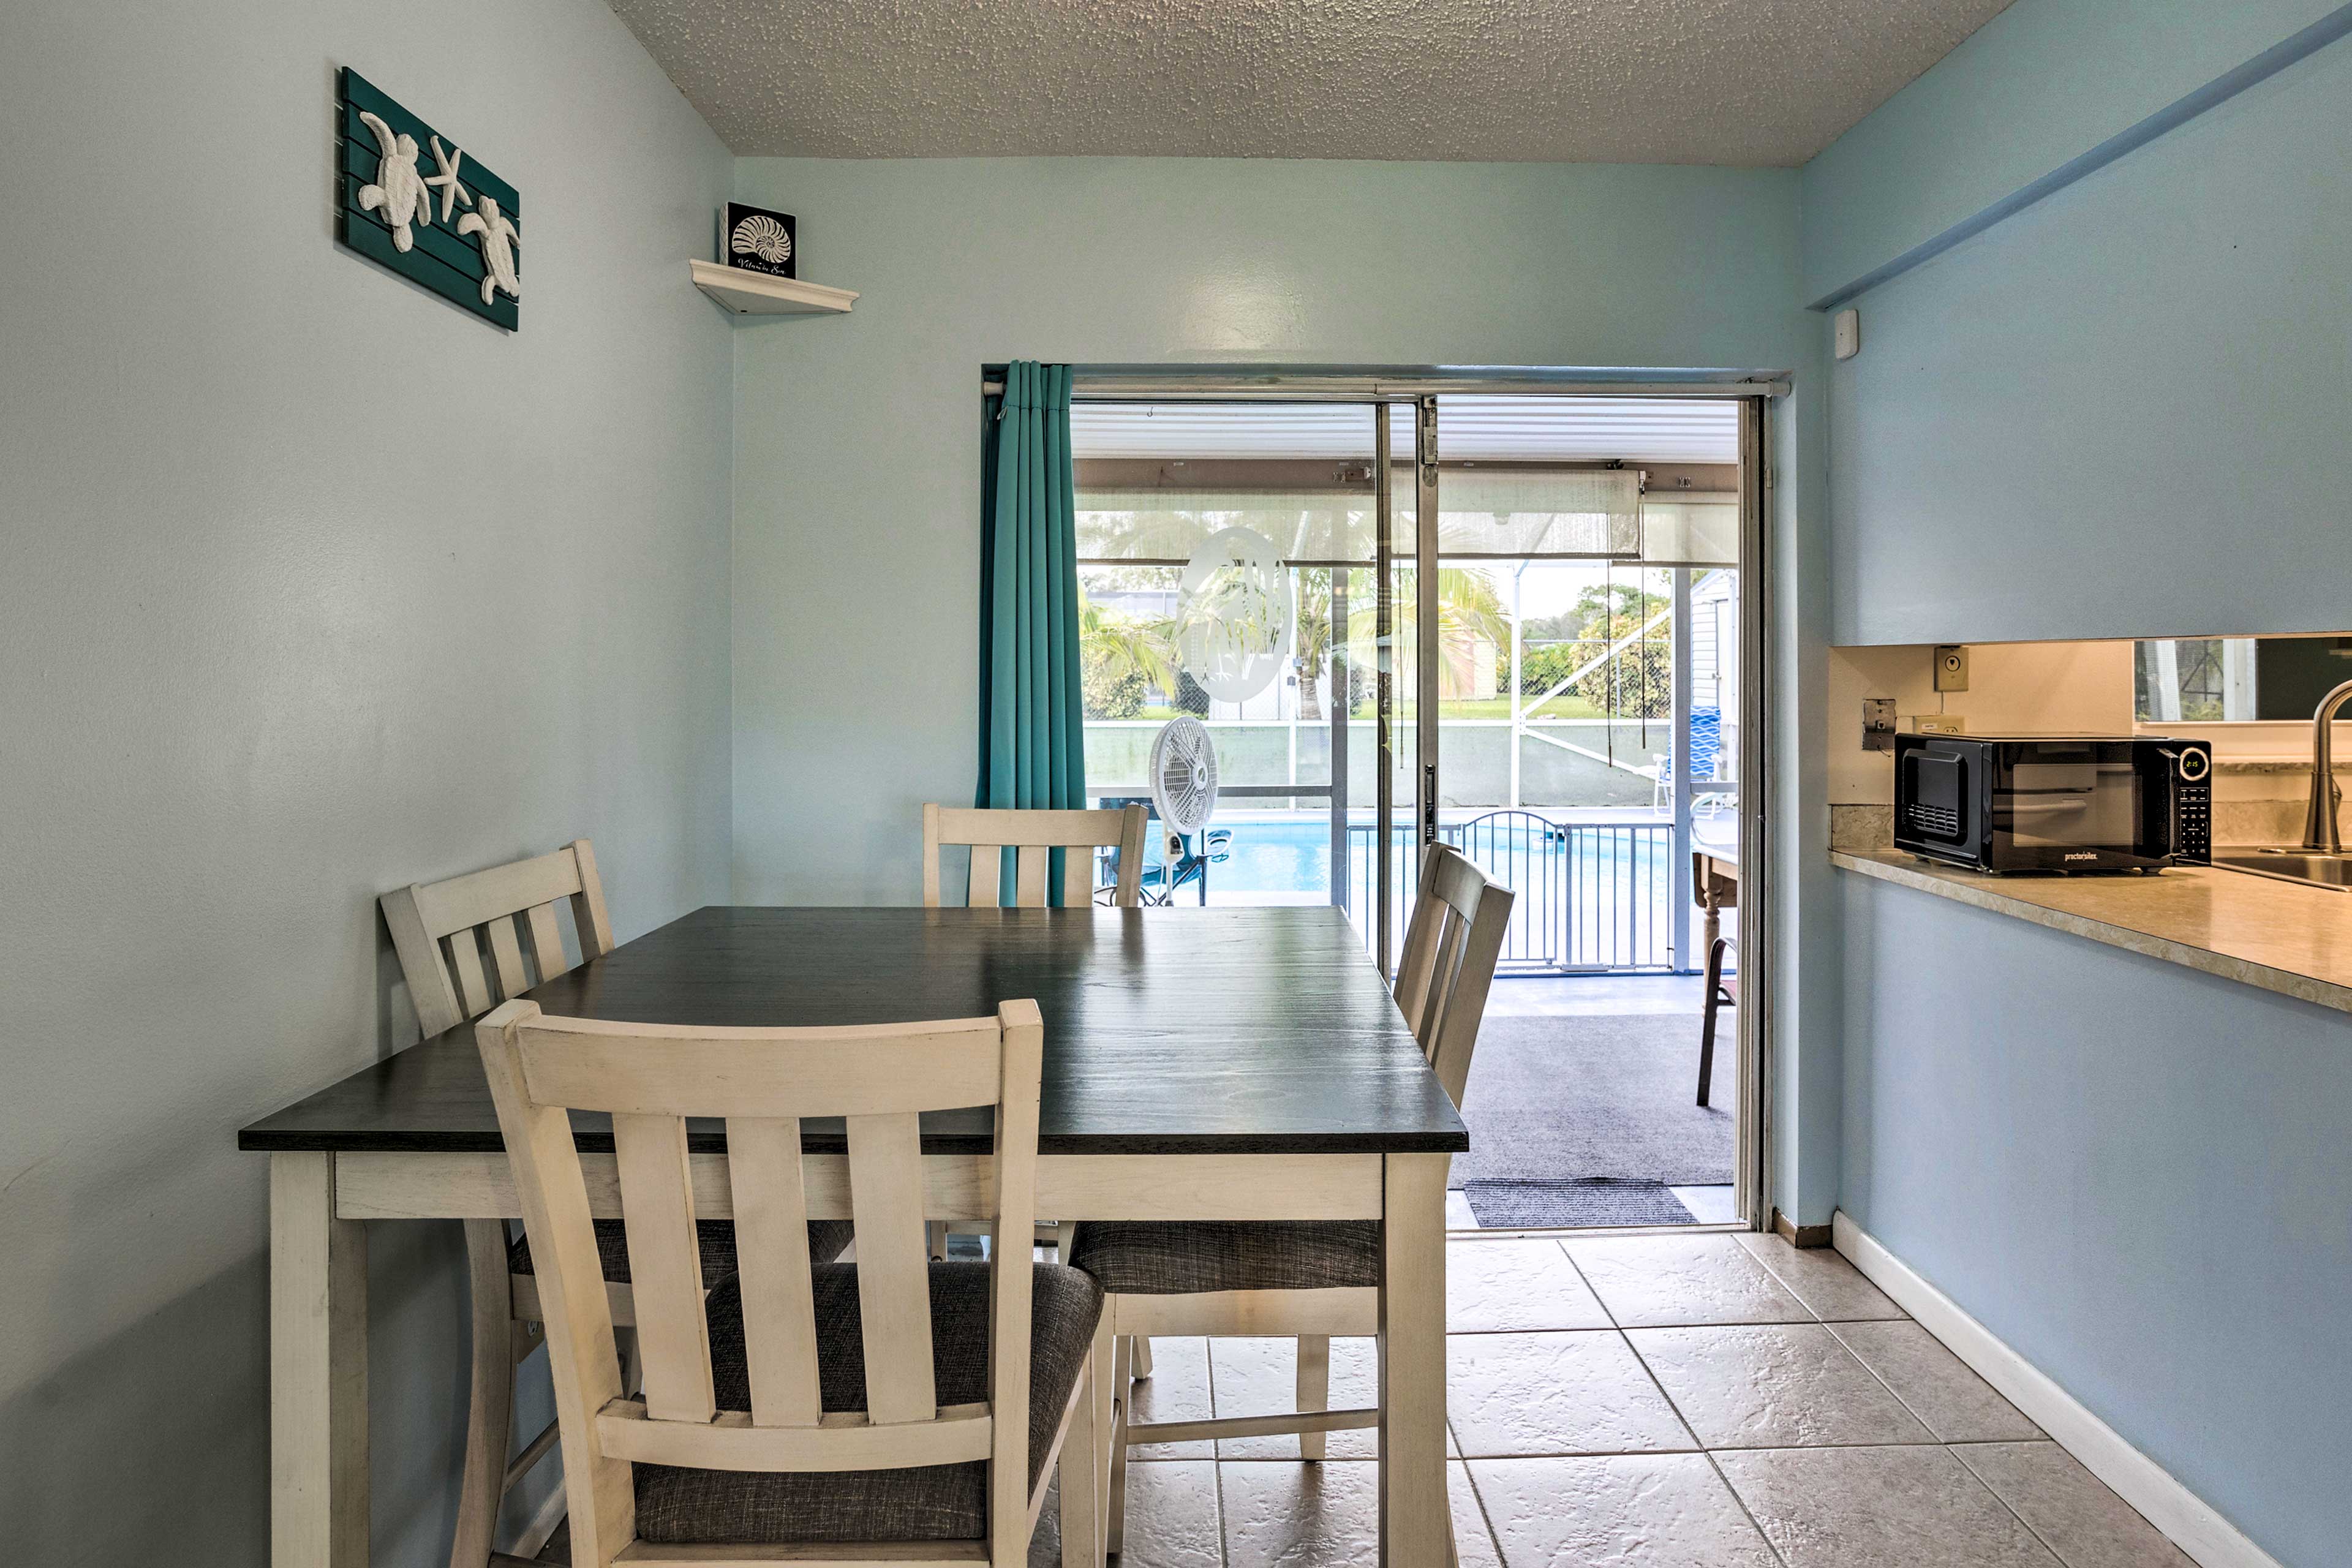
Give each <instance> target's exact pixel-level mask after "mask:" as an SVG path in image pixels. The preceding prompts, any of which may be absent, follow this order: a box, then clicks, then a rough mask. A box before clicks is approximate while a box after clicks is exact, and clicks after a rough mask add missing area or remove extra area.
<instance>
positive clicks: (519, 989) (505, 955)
mask: <svg viewBox="0 0 2352 1568" xmlns="http://www.w3.org/2000/svg"><path fill="white" fill-rule="evenodd" d="M482 929H483V930H484V931H488V933H489V937H490V962H491V963H493V964H495V965H496V966H497V968H498V972H499V1000H500V1001H504V1000H505V999H506V998H507V997H509V996H520V995H521V994H523V993H524V992H526V991H528V990H530V975H529V974H528V973H524V970H523V966H522V941H521V937H520V933H519V932H518V931H516V929H515V918H514V916H512V915H500V916H499V918H498V919H497V920H494V921H490V922H489V923H488V925H486V926H484V927H483V928H482Z"/></svg>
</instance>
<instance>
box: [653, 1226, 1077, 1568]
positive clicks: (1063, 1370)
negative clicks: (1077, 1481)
mask: <svg viewBox="0 0 2352 1568" xmlns="http://www.w3.org/2000/svg"><path fill="white" fill-rule="evenodd" d="M1031 1267H1032V1268H1034V1269H1035V1271H1036V1273H1035V1284H1034V1287H1033V1291H1034V1294H1033V1298H1032V1300H1033V1305H1032V1311H1031V1319H1030V1325H1029V1410H1028V1419H1029V1489H1030V1490H1031V1491H1032V1492H1034V1491H1035V1490H1036V1487H1037V1478H1038V1477H1039V1476H1041V1475H1043V1474H1044V1473H1045V1452H1046V1450H1047V1449H1048V1448H1050V1447H1053V1443H1054V1434H1055V1432H1056V1431H1058V1430H1059V1429H1060V1427H1061V1423H1062V1412H1063V1411H1064V1410H1065V1409H1066V1408H1067V1407H1068V1405H1069V1403H1070V1394H1071V1393H1072V1392H1073V1391H1074V1390H1075V1389H1076V1387H1077V1385H1078V1378H1079V1377H1080V1376H1081V1375H1082V1374H1083V1373H1085V1371H1086V1365H1087V1354H1088V1353H1089V1352H1091V1351H1092V1349H1093V1347H1094V1336H1095V1325H1096V1324H1097V1322H1098V1321H1101V1318H1102V1288H1101V1287H1100V1286H1098V1285H1097V1284H1096V1283H1095V1282H1094V1280H1093V1279H1089V1278H1088V1277H1087V1276H1086V1275H1084V1274H1081V1273H1080V1272H1078V1271H1077V1270H1076V1269H1075V1268H1063V1267H1062V1266H1061V1265H1059V1264H1055V1263H1038V1264H1033V1265H1031ZM988 1274H989V1265H987V1264H985V1263H934V1264H932V1265H931V1372H932V1376H933V1379H934V1381H935V1382H936V1384H937V1385H938V1389H939V1400H940V1404H941V1405H971V1404H977V1403H979V1402H981V1401H982V1400H985V1399H986V1398H987V1397H988V1317H989V1313H988ZM812 1283H813V1285H814V1293H815V1298H816V1332H817V1383H818V1391H819V1396H820V1399H821V1402H822V1404H823V1406H824V1409H826V1410H828V1411H834V1410H863V1409H865V1408H866V1357H865V1351H864V1347H863V1341H862V1337H861V1331H860V1329H859V1322H858V1315H857V1269H856V1266H855V1265H853V1264H847V1263H835V1264H827V1265H824V1266H823V1267H821V1268H817V1269H816V1270H815V1271H814V1277H813V1279H812ZM706 1314H707V1316H708V1318H709V1324H710V1369H711V1374H712V1377H713V1379H714V1380H715V1383H716V1388H717V1393H718V1396H719V1408H720V1409H721V1410H748V1409H750V1408H751V1377H750V1373H749V1372H748V1371H747V1370H746V1366H745V1362H744V1355H743V1299H742V1294H741V1290H740V1282H739V1281H738V1280H736V1279H727V1280H725V1281H722V1282H721V1283H720V1284H719V1286H718V1287H717V1288H716V1289H713V1290H712V1291H711V1292H710V1300H709V1303H708V1305H707V1308H706ZM636 1489H637V1534H638V1537H639V1538H640V1539H642V1540H645V1541H649V1542H668V1543H679V1542H731V1543H740V1544H744V1545H769V1544H777V1543H782V1542H827V1541H977V1540H981V1539H982V1538H983V1537H985V1536H986V1535H987V1533H988V1467H987V1466H986V1465H985V1464H982V1463H977V1462H975V1463H972V1464H964V1465H928V1466H921V1467H918V1468H912V1469H902V1470H837V1471H830V1472H814V1473H812V1472H796V1473H793V1474H788V1475H787V1474H772V1473H768V1472H764V1471H735V1470H691V1469H682V1468H675V1467H672V1466H666V1465H639V1466H637V1467H636Z"/></svg>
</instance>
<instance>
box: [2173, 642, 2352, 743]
mask: <svg viewBox="0 0 2352 1568" xmlns="http://www.w3.org/2000/svg"><path fill="white" fill-rule="evenodd" d="M2347 680H2352V635H2344V634H2330V635H2327V636H2321V637H2170V638H2165V639H2163V640H2160V641H2142V642H2138V643H2136V644H2134V645H2133V655H2132V691H2133V703H2134V710H2135V716H2136V717H2137V718H2138V719H2139V720H2140V721H2142V722H2144V723H2179V724H2236V723H2249V724H2251V723H2258V722H2261V721H2265V720H2281V719H2309V718H2310V717H2311V714H2312V710H2313V709H2315V708H2316V707H2317V706H2318V705H2319V700H2320V699H2321V698H2322V697H2325V696H2326V694H2327V693H2328V691H2329V690H2330V689H2333V688H2335V687H2336V686H2338V685H2340V684H2342V683H2343V682H2344V681H2347Z"/></svg>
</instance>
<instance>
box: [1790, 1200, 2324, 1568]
mask: <svg viewBox="0 0 2352 1568" xmlns="http://www.w3.org/2000/svg"><path fill="white" fill-rule="evenodd" d="M1831 1217H1832V1232H1831V1245H1832V1246H1833V1247H1836V1248H1837V1250H1838V1251H1839V1252H1840V1253H1841V1254H1843V1256H1844V1258H1845V1259H1846V1261H1847V1262H1849V1263H1851V1264H1853V1266H1854V1267H1855V1268H1859V1269H1860V1270H1862V1272H1863V1275H1864V1278H1866V1279H1869V1281H1870V1282H1871V1283H1872V1284H1874V1285H1875V1286H1877V1287H1878V1288H1879V1289H1881V1290H1884V1291H1885V1292H1886V1294H1887V1295H1888V1296H1889V1297H1891V1298H1893V1300H1894V1301H1895V1305H1896V1306H1898V1307H1900V1308H1902V1309H1903V1310H1905V1311H1906V1312H1908V1313H1910V1314H1911V1316H1912V1317H1914V1318H1915V1319H1916V1320H1918V1322H1919V1326H1920V1327H1921V1328H1924V1329H1926V1330H1927V1331H1928V1332H1929V1333H1931V1334H1933V1335H1935V1336H1936V1338H1937V1339H1938V1340H1941V1341H1942V1342H1944V1344H1945V1345H1946V1347H1947V1348H1948V1349H1949V1350H1950V1351H1951V1352H1952V1353H1953V1354H1954V1355H1957V1356H1958V1357H1959V1358H1960V1359H1961V1360H1962V1361H1964V1362H1966V1363H1969V1366H1971V1367H1973V1368H1975V1369H1976V1373H1977V1375H1978V1376H1979V1377H1981V1378H1983V1379H1984V1380H1985V1381H1986V1382H1987V1383H1989V1384H1992V1385H1993V1387H1994V1388H1996V1389H1998V1390H2000V1393H2001V1394H2002V1395H2003V1396H2004V1397H2005V1398H2007V1399H2008V1401H2009V1402H2010V1403H2011V1405H2016V1406H2017V1407H2018V1408H2019V1409H2020V1410H2022V1411H2023V1412H2025V1414H2026V1415H2029V1416H2031V1417H2032V1419H2033V1422H2034V1424H2035V1425H2036V1426H2040V1427H2041V1428H2042V1430H2043V1431H2044V1432H2047V1433H2048V1434H2049V1435H2050V1436H2051V1437H2052V1438H2053V1440H2055V1441H2056V1443H2057V1444H2058V1446H2059V1447H2062V1448H2063V1449H2065V1450H2066V1451H2067V1452H2068V1453H2070V1454H2072V1455H2074V1458H2077V1459H2079V1460H2081V1461H2082V1464H2083V1468H2084V1469H2086V1470H2088V1471H2090V1472H2091V1473H2092V1474H2093V1475H2095V1476H2096V1477H2098V1478H2099V1479H2101V1480H2103V1481H2105V1482H2106V1484H2107V1485H2108V1486H2109V1487H2110V1488H2112V1489H2114V1490H2115V1493H2116V1496H2118V1497H2120V1498H2122V1499H2123V1500H2124V1501H2126V1502H2127V1503H2129V1504H2131V1505H2132V1507H2134V1508H2136V1509H2137V1510H2139V1511H2140V1512H2141V1513H2142V1514H2143V1515H2145V1516H2146V1517H2147V1521H2148V1522H2149V1523H2150V1524H2153V1525H2154V1526H2156V1528H2157V1529H2158V1530H2160V1531H2163V1532H2164V1533H2165V1535H2166V1536H2168V1538H2170V1540H2171V1542H2172V1543H2173V1544H2174V1545H2176V1546H2178V1547H2179V1548H2180V1550H2181V1551H2183V1552H2187V1553H2188V1554H2189V1556H2190V1557H2191V1558H2193V1559H2195V1560H2196V1562H2198V1563H2200V1564H2201V1565H2202V1568H2282V1565H2281V1563H2279V1561H2278V1559H2276V1558H2275V1557H2273V1556H2272V1555H2271V1554H2270V1553H2269V1552H2264V1551H2263V1549H2262V1548H2261V1547H2259V1546H2257V1545H2255V1544H2254V1543H2253V1542H2252V1541H2249V1540H2247V1539H2246V1537H2245V1534H2244V1533H2243V1532H2242V1531H2240V1530H2239V1529H2238V1527H2237V1526H2236V1525H2233V1524H2231V1522H2230V1521H2228V1520H2226V1519H2224V1518H2222V1517H2221V1514H2220V1513H2218V1512H2216V1511H2215V1510H2214V1509H2213V1508H2212V1506H2211V1505H2210V1504H2209V1503H2207V1502H2206V1501H2205V1500H2203V1499H2202V1498H2200V1497H2199V1496H2198V1495H2197V1494H2196V1493H2195V1492H2192V1491H2190V1490H2189V1489H2188V1488H2187V1487H2185V1486H2183V1485H2181V1484H2180V1483H2179V1481H2178V1480H2175V1479H2173V1477H2172V1474H2171V1472H2169V1471H2168V1470H2167V1469H2165V1468H2164V1467H2163V1466H2161V1465H2159V1464H2158V1463H2157V1462H2156V1461H2155V1460H2154V1459H2151V1458H2148V1457H2147V1455H2146V1454H2143V1453H2141V1452H2140V1451H2139V1450H2138V1449H2137V1448H2135V1447H2132V1446H2131V1444H2130V1443H2129V1442H2127V1441H2126V1439H2125V1438H2124V1436H2123V1435H2122V1434H2121V1433H2119V1432H2117V1431H2116V1429H2115V1428H2114V1427H2112V1426H2108V1425H2107V1424H2106V1423H2105V1422H2104V1421H2102V1420H2100V1419H2099V1418H2098V1417H2097V1416H2096V1415H2093V1414H2091V1412H2090V1411H2089V1410H2087V1409H2085V1408H2084V1405H2083V1404H2082V1402H2081V1401H2080V1400H2077V1399H2076V1398H2075V1397H2074V1395H2073V1394H2069V1393H2067V1392H2066V1391H2065V1390H2064V1389H2063V1388H2061V1387H2059V1386H2058V1384H2056V1383H2055V1382H2053V1381H2052V1379H2051V1378H2050V1376H2049V1374H2048V1373H2044V1372H2042V1370H2041V1369H2040V1368H2039V1367H2037V1366H2035V1365H2034V1364H2033V1363H2032V1362H2030V1361H2027V1360H2026V1359H2025V1358H2024V1357H2023V1356H2021V1355H2020V1354H2018V1353H2017V1352H2015V1351H2013V1350H2011V1349H2010V1347H2009V1346H2008V1345H2007V1344H2006V1343H2004V1342H2002V1341H2001V1340H2000V1338H1999V1337H1997V1336H1996V1335H1995V1334H1994V1333H1993V1331H1991V1330H1990V1329H1988V1328H1986V1327H1985V1326H1984V1325H1983V1324H1982V1323H1979V1322H1978V1321H1976V1320H1975V1319H1974V1318H1972V1317H1970V1316H1969V1314H1968V1313H1967V1312H1966V1311H1965V1310H1962V1308H1961V1307H1960V1305H1959V1303H1958V1302H1957V1301H1955V1300H1952V1299H1951V1298H1950V1297H1949V1296H1947V1295H1945V1294H1944V1293H1943V1292H1942V1291H1941V1290H1938V1289H1936V1288H1935V1287H1934V1286H1933V1285H1930V1284H1929V1283H1927V1280H1925V1279H1921V1278H1920V1277H1919V1276H1918V1275H1917V1274H1916V1273H1915V1272H1913V1270H1912V1268H1911V1267H1910V1266H1909V1265H1908V1264H1906V1263H1905V1262H1904V1261H1903V1260H1902V1259H1901V1258H1897V1257H1895V1255H1894V1254H1893V1253H1891V1252H1889V1251H1887V1250H1886V1248H1885V1247H1883V1246H1881V1245H1880V1244H1879V1243H1878V1242H1877V1241H1875V1240H1874V1239H1873V1238H1872V1237H1871V1236H1870V1235H1869V1234H1868V1233H1867V1232H1865V1231H1864V1229H1863V1228H1862V1227H1861V1226H1858V1225H1856V1224H1854V1223H1853V1220H1851V1219H1849V1218H1847V1217H1846V1215H1845V1213H1844V1211H1843V1210H1840V1211H1839V1212H1838V1213H1837V1214H1835V1215H1832V1216H1831Z"/></svg>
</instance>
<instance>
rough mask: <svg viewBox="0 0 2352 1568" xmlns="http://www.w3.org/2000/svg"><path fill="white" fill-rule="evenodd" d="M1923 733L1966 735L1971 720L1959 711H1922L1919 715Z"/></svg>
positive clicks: (1920, 727) (1920, 730)
mask: <svg viewBox="0 0 2352 1568" xmlns="http://www.w3.org/2000/svg"><path fill="white" fill-rule="evenodd" d="M1918 722H1919V733H1920V734H1922V735H1965V734H1967V733H1968V732H1969V721H1967V720H1966V719H1963V718H1961V717H1960V716H1959V715H1958V714H1957V713H1922V714H1920V715H1919V721H1918Z"/></svg>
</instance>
